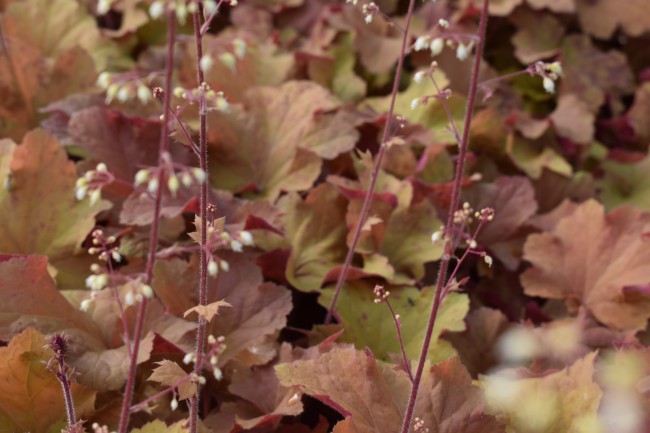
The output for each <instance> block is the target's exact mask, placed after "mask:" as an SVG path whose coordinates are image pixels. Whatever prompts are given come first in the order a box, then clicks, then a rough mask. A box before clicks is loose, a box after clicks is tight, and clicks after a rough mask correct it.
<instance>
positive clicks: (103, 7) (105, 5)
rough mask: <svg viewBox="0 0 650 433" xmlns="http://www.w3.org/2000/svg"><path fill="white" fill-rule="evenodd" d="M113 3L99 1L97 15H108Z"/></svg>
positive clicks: (107, 0)
mask: <svg viewBox="0 0 650 433" xmlns="http://www.w3.org/2000/svg"><path fill="white" fill-rule="evenodd" d="M111 3H113V2H112V1H111V0H99V1H98V2H97V13H98V14H100V15H104V14H107V13H108V11H109V10H110V9H111Z"/></svg>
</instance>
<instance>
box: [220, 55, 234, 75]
mask: <svg viewBox="0 0 650 433" xmlns="http://www.w3.org/2000/svg"><path fill="white" fill-rule="evenodd" d="M219 60H220V61H221V63H223V64H224V65H226V66H227V67H228V69H230V70H231V71H233V72H236V71H237V61H236V60H235V56H234V55H233V54H232V53H229V52H225V53H222V54H220V55H219Z"/></svg>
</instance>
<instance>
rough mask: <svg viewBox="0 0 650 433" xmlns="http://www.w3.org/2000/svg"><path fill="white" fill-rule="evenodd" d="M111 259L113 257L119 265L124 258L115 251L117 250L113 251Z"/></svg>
mask: <svg viewBox="0 0 650 433" xmlns="http://www.w3.org/2000/svg"><path fill="white" fill-rule="evenodd" d="M111 257H112V258H113V260H115V261H116V262H117V263H119V262H121V261H122V256H121V255H120V253H118V252H117V251H115V250H113V251H111Z"/></svg>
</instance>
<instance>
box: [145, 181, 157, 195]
mask: <svg viewBox="0 0 650 433" xmlns="http://www.w3.org/2000/svg"><path fill="white" fill-rule="evenodd" d="M147 189H148V190H149V192H150V193H151V194H155V193H156V191H158V179H156V178H153V179H151V180H150V181H149V184H148V185H147Z"/></svg>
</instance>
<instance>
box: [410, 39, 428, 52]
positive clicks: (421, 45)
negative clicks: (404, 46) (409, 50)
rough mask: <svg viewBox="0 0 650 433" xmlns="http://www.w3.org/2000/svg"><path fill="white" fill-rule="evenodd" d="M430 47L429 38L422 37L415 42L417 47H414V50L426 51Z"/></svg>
mask: <svg viewBox="0 0 650 433" xmlns="http://www.w3.org/2000/svg"><path fill="white" fill-rule="evenodd" d="M428 45H429V37H428V36H420V37H418V38H417V39H416V40H415V45H414V46H413V48H414V49H415V51H422V50H426V49H427V46H428Z"/></svg>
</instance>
